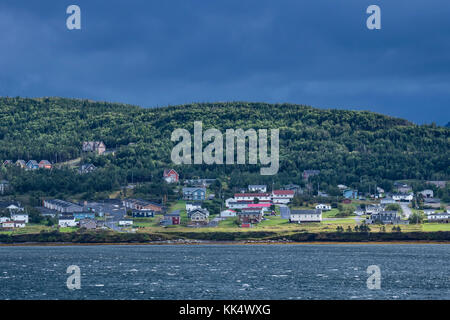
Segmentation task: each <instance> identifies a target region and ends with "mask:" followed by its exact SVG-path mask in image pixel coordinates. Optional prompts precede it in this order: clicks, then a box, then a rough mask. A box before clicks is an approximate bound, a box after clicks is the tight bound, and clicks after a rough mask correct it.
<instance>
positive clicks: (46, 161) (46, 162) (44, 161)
mask: <svg viewBox="0 0 450 320" xmlns="http://www.w3.org/2000/svg"><path fill="white" fill-rule="evenodd" d="M39 164H51V163H50V162H49V161H48V160H41V162H39Z"/></svg>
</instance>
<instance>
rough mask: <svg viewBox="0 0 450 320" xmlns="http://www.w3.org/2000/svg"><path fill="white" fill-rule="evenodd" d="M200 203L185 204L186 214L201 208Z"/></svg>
mask: <svg viewBox="0 0 450 320" xmlns="http://www.w3.org/2000/svg"><path fill="white" fill-rule="evenodd" d="M201 207H202V203H201V202H186V212H189V211H192V210H194V209H197V208H201Z"/></svg>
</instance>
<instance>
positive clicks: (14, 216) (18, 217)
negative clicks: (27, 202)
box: [11, 211, 29, 223]
mask: <svg viewBox="0 0 450 320" xmlns="http://www.w3.org/2000/svg"><path fill="white" fill-rule="evenodd" d="M11 220H12V221H24V222H25V223H28V221H29V218H28V214H26V213H20V212H17V211H16V212H14V213H11Z"/></svg>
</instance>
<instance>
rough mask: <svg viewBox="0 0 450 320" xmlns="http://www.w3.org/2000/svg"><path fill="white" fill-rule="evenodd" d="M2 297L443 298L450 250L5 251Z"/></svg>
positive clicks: (0, 266)
mask: <svg viewBox="0 0 450 320" xmlns="http://www.w3.org/2000/svg"><path fill="white" fill-rule="evenodd" d="M0 299H1V300H22V299H27V300H28V299H33V300H40V299H45V300H53V299H70V300H72V299H75V300H78V299H85V300H86V299H87V300H97V299H107V300H109V299H113V300H130V299H131V300H153V299H159V300H161V299H163V300H174V299H175V300H180V299H183V300H185V299H192V300H197V299H201V300H211V299H212V300H214V299H227V300H229V299H232V300H235V299H236V300H245V299H251V300H268V299H277V300H279V299H282V300H292V299H295V300H311V299H313V300H323V299H345V300H351V299H357V300H367V299H376V300H379V299H383V300H385V299H386V300H409V299H424V300H427V299H445V300H448V299H450V245H447V244H332V245H330V244H280V245H278V244H268V245H261V244H256V245H239V244H200V245H86V246H84V245H77V246H2V247H0Z"/></svg>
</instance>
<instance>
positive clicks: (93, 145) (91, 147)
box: [82, 141, 106, 154]
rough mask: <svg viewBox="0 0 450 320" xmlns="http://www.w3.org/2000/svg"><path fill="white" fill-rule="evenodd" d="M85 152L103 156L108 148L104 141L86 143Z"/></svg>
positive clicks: (84, 143)
mask: <svg viewBox="0 0 450 320" xmlns="http://www.w3.org/2000/svg"><path fill="white" fill-rule="evenodd" d="M82 150H83V152H95V153H97V154H103V153H104V152H105V151H106V146H105V144H104V143H103V141H85V142H83V146H82Z"/></svg>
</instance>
